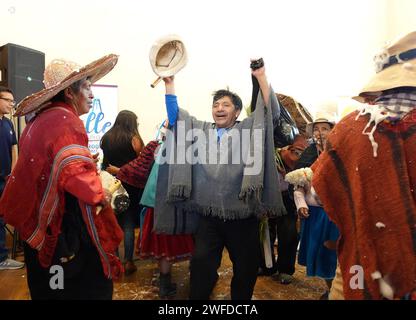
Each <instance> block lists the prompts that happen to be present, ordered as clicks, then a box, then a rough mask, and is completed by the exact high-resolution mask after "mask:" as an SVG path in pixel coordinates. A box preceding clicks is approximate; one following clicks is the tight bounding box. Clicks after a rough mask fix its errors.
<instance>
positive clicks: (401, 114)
mask: <svg viewBox="0 0 416 320" xmlns="http://www.w3.org/2000/svg"><path fill="white" fill-rule="evenodd" d="M376 70H377V73H376V74H375V76H374V77H373V78H372V79H371V81H370V83H369V84H368V85H367V86H366V87H365V88H364V89H363V90H362V91H361V93H360V94H359V96H358V97H356V99H357V100H359V101H360V102H363V103H364V104H363V106H362V108H361V109H360V110H358V111H356V112H353V113H350V114H349V115H347V116H346V117H345V118H344V119H342V120H341V121H340V122H339V123H338V124H337V125H336V126H335V127H334V129H333V130H332V132H331V134H330V135H329V137H328V145H327V147H328V149H327V150H326V151H324V152H323V153H322V154H321V156H320V158H319V159H318V160H317V162H316V163H315V164H314V166H313V167H312V169H313V171H314V177H313V179H312V185H313V186H314V188H315V190H316V192H317V194H318V195H319V197H320V199H321V201H322V203H323V205H324V208H325V211H326V212H327V213H328V215H329V216H330V218H331V220H333V221H334V222H335V224H336V225H337V227H338V228H339V231H340V233H341V237H340V239H339V243H338V257H339V264H340V268H341V274H342V278H343V291H344V295H345V298H346V299H401V298H412V297H413V298H415V289H416V185H415V184H416V135H415V134H416V32H412V33H409V34H408V35H406V36H405V37H403V38H401V39H400V40H399V41H397V42H395V43H394V44H393V45H391V46H390V47H388V48H387V49H385V50H383V52H382V53H381V54H380V55H378V56H377V57H376Z"/></svg>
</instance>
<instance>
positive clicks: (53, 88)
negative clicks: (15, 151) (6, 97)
mask: <svg viewBox="0 0 416 320" xmlns="http://www.w3.org/2000/svg"><path fill="white" fill-rule="evenodd" d="M117 61H118V56H117V55H115V54H109V55H106V56H104V57H102V58H100V59H98V60H95V61H93V62H91V63H89V64H87V65H86V66H84V67H81V66H80V65H78V64H76V63H75V62H72V61H67V60H62V59H55V60H53V61H52V62H51V63H50V64H48V66H47V67H46V68H45V72H44V75H43V77H44V80H43V83H44V85H45V89H43V90H41V91H38V92H36V93H34V94H32V95H30V96H28V97H26V98H24V99H23V100H22V101H21V102H20V103H19V104H18V105H17V109H16V112H15V113H14V115H15V116H23V115H25V114H28V113H32V112H39V111H40V110H42V109H43V108H45V107H47V106H48V104H47V103H46V102H48V101H49V100H50V99H51V98H53V97H54V96H56V95H57V94H58V93H59V92H61V91H62V90H64V89H66V88H68V87H69V86H70V85H71V84H73V83H75V82H77V81H79V80H81V79H84V78H90V81H91V83H94V82H96V81H98V80H100V79H101V78H102V77H104V76H105V75H106V74H107V73H109V72H110V71H111V70H112V69H113V68H114V66H115V65H116V64H117Z"/></svg>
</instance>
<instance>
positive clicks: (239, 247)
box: [190, 217, 260, 300]
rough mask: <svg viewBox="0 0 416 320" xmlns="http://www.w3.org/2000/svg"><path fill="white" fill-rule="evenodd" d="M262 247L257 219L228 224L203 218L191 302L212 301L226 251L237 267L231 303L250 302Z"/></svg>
mask: <svg viewBox="0 0 416 320" xmlns="http://www.w3.org/2000/svg"><path fill="white" fill-rule="evenodd" d="M259 244H260V239H259V221H258V219H257V218H255V217H253V218H248V219H242V220H227V221H224V220H221V219H218V218H214V217H201V219H200V221H199V225H198V229H197V232H196V234H195V249H194V254H193V256H192V260H191V265H190V266H191V281H190V282H191V283H190V287H191V288H190V299H192V300H206V299H209V297H210V295H211V292H212V290H213V288H214V286H215V283H216V281H217V279H218V274H217V270H218V268H219V266H220V264H221V258H222V252H223V249H224V247H225V248H227V250H228V253H229V256H230V260H231V262H232V264H233V278H232V280H231V299H233V300H250V299H251V296H252V295H253V290H254V285H255V284H256V280H257V270H258V267H259V264H260V245H259Z"/></svg>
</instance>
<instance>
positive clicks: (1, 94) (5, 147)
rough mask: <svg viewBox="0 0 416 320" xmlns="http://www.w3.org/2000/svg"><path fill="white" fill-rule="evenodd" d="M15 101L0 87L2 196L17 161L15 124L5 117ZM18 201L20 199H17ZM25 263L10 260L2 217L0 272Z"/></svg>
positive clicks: (0, 184) (11, 93)
mask: <svg viewBox="0 0 416 320" xmlns="http://www.w3.org/2000/svg"><path fill="white" fill-rule="evenodd" d="M14 105H15V101H14V98H13V92H12V91H11V90H10V89H8V88H6V87H2V86H0V196H1V194H2V193H3V189H4V186H5V184H6V179H7V177H8V176H9V175H10V172H11V171H12V169H13V167H14V165H15V164H16V160H17V139H16V133H15V132H14V128H13V123H12V122H11V121H10V119H8V118H7V117H5V115H6V114H10V113H11V111H12V108H13V106H14ZM16 200H17V201H18V199H16ZM23 266H24V263H21V262H19V261H16V260H13V259H8V250H7V249H6V230H5V226H4V221H3V219H2V218H1V217H0V270H7V269H20V268H23Z"/></svg>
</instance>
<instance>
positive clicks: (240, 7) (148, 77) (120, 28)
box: [0, 0, 415, 141]
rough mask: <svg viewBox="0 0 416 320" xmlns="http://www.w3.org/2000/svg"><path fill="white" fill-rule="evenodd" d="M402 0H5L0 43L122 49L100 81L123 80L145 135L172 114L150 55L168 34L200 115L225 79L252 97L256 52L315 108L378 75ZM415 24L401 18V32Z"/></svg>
mask: <svg viewBox="0 0 416 320" xmlns="http://www.w3.org/2000/svg"><path fill="white" fill-rule="evenodd" d="M396 1H397V2H405V3H406V8H410V7H412V6H413V9H414V4H413V3H412V0H409V1H407V0H349V1H340V0H337V1H334V0H315V1H308V0H304V1H301V0H291V1H283V0H275V1H266V0H256V1H242V0H239V1H237V0H236V1H232V0H228V1H227V0H210V1H189V0H174V1H173V0H159V1H152V2H151V1H140V2H139V1H137V2H133V1H129V0H119V1H109V0H100V1H98V0H89V1H86V0H82V1H81V0H72V1H57V0H43V1H42V0H37V1H32V0H2V1H1V4H0V21H1V23H2V32H1V35H0V45H2V44H5V43H8V42H11V43H16V44H19V45H23V46H26V47H30V48H33V49H36V50H40V51H43V52H45V53H46V63H48V62H49V61H50V60H52V59H53V58H58V57H64V58H67V59H71V60H74V61H76V62H78V63H80V64H86V63H88V62H90V61H92V60H93V59H96V58H99V57H101V56H103V55H104V54H107V53H110V52H112V53H117V54H119V55H120V60H119V64H118V65H117V66H116V68H115V69H114V71H113V72H112V73H111V74H109V75H108V76H107V77H105V78H104V79H102V81H100V83H105V84H116V85H118V86H119V106H120V110H121V109H130V110H132V111H134V112H136V113H137V114H138V116H139V121H140V124H141V127H140V130H141V133H142V136H143V138H144V140H146V141H148V140H149V139H151V138H152V137H153V133H154V128H155V126H156V123H157V122H159V121H161V120H162V119H163V118H164V117H165V112H164V90H163V89H164V88H163V83H162V84H160V85H159V86H158V87H156V88H155V89H151V88H150V83H151V82H152V81H153V80H154V79H155V75H154V74H153V72H152V70H151V68H150V65H149V60H148V53H149V49H150V47H151V45H152V43H153V42H154V40H155V39H157V38H158V37H160V36H161V35H164V34H169V33H177V34H179V35H181V37H182V38H183V39H184V41H185V44H186V46H187V49H188V51H189V63H188V65H187V66H186V68H185V69H183V70H182V71H181V72H180V73H179V74H178V75H177V77H176V82H177V95H178V97H179V103H180V105H181V106H182V107H184V108H186V109H188V110H189V111H190V112H191V113H192V114H194V115H196V116H197V117H199V118H201V119H207V120H210V119H211V112H210V109H211V93H212V92H213V91H214V90H216V89H219V88H224V87H226V86H229V87H230V89H231V90H234V91H236V92H237V93H239V94H240V96H241V97H242V99H243V101H244V104H245V105H248V104H249V99H250V95H251V78H250V71H249V68H248V65H249V59H250V57H252V56H259V55H261V56H263V57H264V59H265V62H266V67H267V72H268V76H269V80H270V82H271V83H272V85H273V87H274V89H275V90H276V91H278V92H281V93H284V94H289V95H292V96H293V97H295V98H296V99H298V100H299V101H300V102H302V103H303V104H304V105H305V106H306V107H307V108H309V109H310V110H311V111H312V112H313V110H314V108H316V106H317V104H318V102H319V101H320V100H326V99H327V98H333V97H340V96H342V97H345V96H351V95H355V94H356V93H357V92H358V90H359V89H360V88H361V87H362V86H363V85H364V83H365V82H366V81H367V80H368V78H369V77H370V76H371V75H372V74H373V65H372V57H373V55H374V53H375V52H376V51H377V49H378V48H379V47H380V44H382V43H383V41H384V40H385V39H386V37H388V36H390V33H391V31H390V30H391V24H392V23H393V24H394V25H396V22H395V21H396V20H400V17H401V15H402V14H403V12H402V9H401V7H396V5H395V3H396ZM389 10H390V11H392V12H393V13H392V14H393V20H392V19H387V18H388V11H389ZM406 10H407V9H406ZM412 12H415V10H413V11H412ZM405 14H406V15H407V17H408V21H411V20H410V15H411V12H410V11H409V10H407V11H406V12H405ZM386 21H389V23H386ZM403 23H404V22H403ZM408 27H413V26H411V25H410V22H409V23H407V24H403V25H402V22H400V23H399V24H398V25H397V30H398V31H399V29H400V30H402V29H407V28H408ZM405 31H408V30H405Z"/></svg>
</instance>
